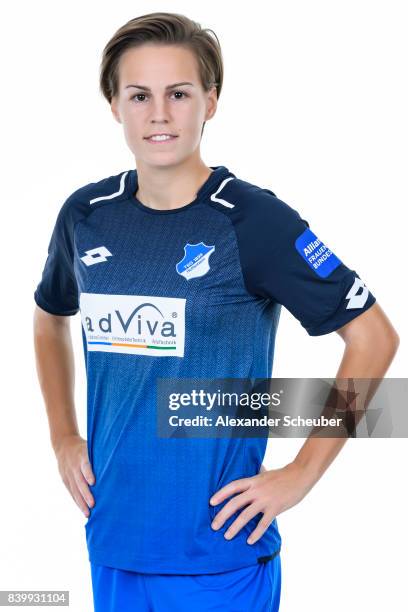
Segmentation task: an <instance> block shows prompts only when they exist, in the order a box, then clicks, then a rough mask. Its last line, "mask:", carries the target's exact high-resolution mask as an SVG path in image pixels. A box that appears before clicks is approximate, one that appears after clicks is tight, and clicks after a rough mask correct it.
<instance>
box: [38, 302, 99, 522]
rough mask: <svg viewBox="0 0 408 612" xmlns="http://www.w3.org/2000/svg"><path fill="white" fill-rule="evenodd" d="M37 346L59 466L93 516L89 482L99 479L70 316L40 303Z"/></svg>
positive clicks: (83, 507) (76, 497)
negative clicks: (80, 414)
mask: <svg viewBox="0 0 408 612" xmlns="http://www.w3.org/2000/svg"><path fill="white" fill-rule="evenodd" d="M34 350H35V357H36V368H37V374H38V380H39V383H40V387H41V392H42V395H43V398H44V402H45V407H46V411H47V417H48V423H49V429H50V439H51V444H52V447H53V449H54V452H55V455H56V458H57V461H58V469H59V472H60V474H61V477H62V480H63V482H64V484H65V486H66V487H67V489H68V490H69V492H70V493H71V495H72V497H73V499H74V500H75V501H76V503H77V504H78V506H79V507H80V508H81V510H82V511H83V512H84V514H85V516H89V508H88V506H89V507H91V506H92V505H93V504H94V499H93V496H92V494H91V492H90V490H89V487H88V485H90V484H94V481H95V479H94V475H93V472H92V467H91V465H90V463H89V458H88V452H87V445H86V440H84V439H83V438H81V436H80V435H79V430H78V423H77V418H76V412H75V401H74V387H75V363H74V353H73V349H72V339H71V327H70V317H67V316H59V315H52V314H49V313H48V312H46V311H45V310H42V309H41V308H39V307H38V306H37V305H36V307H35V311H34Z"/></svg>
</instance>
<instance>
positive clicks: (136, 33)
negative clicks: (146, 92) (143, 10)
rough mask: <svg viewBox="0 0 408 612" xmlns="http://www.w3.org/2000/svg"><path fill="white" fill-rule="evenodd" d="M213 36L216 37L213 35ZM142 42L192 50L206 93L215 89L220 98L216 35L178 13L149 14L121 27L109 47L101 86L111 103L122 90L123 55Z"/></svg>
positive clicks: (220, 79)
mask: <svg viewBox="0 0 408 612" xmlns="http://www.w3.org/2000/svg"><path fill="white" fill-rule="evenodd" d="M211 34H213V35H214V36H211ZM143 43H155V44H162V45H179V46H184V47H186V48H188V49H190V50H191V51H192V52H193V53H194V55H195V57H196V58H197V62H198V66H199V75H200V80H201V84H202V86H203V88H204V91H208V90H209V89H210V88H211V86H212V85H215V86H216V89H217V97H219V96H220V93H221V88H222V81H223V60H222V54H221V47H220V44H219V41H218V38H217V35H216V34H215V32H213V30H210V29H209V28H205V29H203V28H202V27H201V25H200V24H199V23H196V22H195V21H192V20H191V19H189V18H188V17H185V15H180V14H178V13H162V12H159V13H149V14H147V15H141V16H140V17H135V18H134V19H131V20H130V21H128V22H127V23H125V24H124V25H123V26H121V27H120V28H119V30H117V31H116V32H115V34H114V35H113V36H112V38H111V39H110V40H109V42H108V43H107V44H106V46H105V48H104V50H103V54H102V61H101V66H100V79H99V85H100V90H101V92H102V94H103V96H104V97H105V98H106V99H107V101H108V102H109V104H110V103H111V100H112V98H113V97H114V96H116V95H117V93H118V89H119V74H118V66H119V60H120V58H121V56H122V54H123V53H124V52H125V51H126V50H127V49H130V48H132V47H138V46H140V45H142V44H143Z"/></svg>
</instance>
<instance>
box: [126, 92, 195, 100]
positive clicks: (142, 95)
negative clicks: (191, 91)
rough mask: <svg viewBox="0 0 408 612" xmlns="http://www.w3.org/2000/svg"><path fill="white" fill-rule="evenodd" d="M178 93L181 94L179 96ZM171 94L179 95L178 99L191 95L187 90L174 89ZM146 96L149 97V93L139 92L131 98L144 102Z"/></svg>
mask: <svg viewBox="0 0 408 612" xmlns="http://www.w3.org/2000/svg"><path fill="white" fill-rule="evenodd" d="M178 94H181V96H179V95H178ZM171 95H174V96H176V95H177V97H176V100H182V99H183V98H188V97H189V96H188V94H186V92H185V91H179V90H177V91H173V93H172V94H171ZM136 98H137V99H136ZM140 98H143V99H142V100H141V99H140ZM146 98H147V94H144V93H138V94H135V95H134V96H132V97H131V98H130V99H131V100H134V101H135V102H144V101H145V99H146Z"/></svg>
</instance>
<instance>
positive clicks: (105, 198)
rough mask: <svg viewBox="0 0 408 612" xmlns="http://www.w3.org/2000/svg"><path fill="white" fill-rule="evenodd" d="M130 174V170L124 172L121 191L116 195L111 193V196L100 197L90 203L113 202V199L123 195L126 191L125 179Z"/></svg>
mask: <svg viewBox="0 0 408 612" xmlns="http://www.w3.org/2000/svg"><path fill="white" fill-rule="evenodd" d="M128 172H129V170H126V172H124V173H123V174H122V176H121V177H120V187H119V191H115V193H111V194H110V195H107V196H100V197H99V198H93V199H92V200H89V203H90V204H94V203H95V202H100V201H101V200H111V199H112V198H116V196H119V195H121V194H122V193H123V192H124V190H125V178H126V175H127V174H128Z"/></svg>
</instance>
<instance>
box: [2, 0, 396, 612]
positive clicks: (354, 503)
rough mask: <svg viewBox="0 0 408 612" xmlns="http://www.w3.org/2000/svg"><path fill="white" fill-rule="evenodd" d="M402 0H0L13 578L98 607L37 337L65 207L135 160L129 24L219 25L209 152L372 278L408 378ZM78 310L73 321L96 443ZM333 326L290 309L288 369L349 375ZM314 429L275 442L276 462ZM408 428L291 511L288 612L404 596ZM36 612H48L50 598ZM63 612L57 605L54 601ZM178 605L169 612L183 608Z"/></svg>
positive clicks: (284, 339)
mask: <svg viewBox="0 0 408 612" xmlns="http://www.w3.org/2000/svg"><path fill="white" fill-rule="evenodd" d="M404 9H406V6H404V2H397V1H395V0H388V1H387V2H385V1H384V2H376V1H372V0H371V1H370V2H368V1H367V2H365V1H361V0H353V1H350V0H343V2H327V1H326V2H324V1H314V0H311V1H310V0H309V2H301V1H296V2H295V1H288V0H285V1H281V2H273V1H268V2H252V3H248V2H243V1H242V0H241V1H237V0H235V2H234V3H231V2H212V1H208V0H207V1H206V2H205V3H204V2H203V3H195V5H194V3H191V2H186V1H184V2H181V1H180V2H176V1H174V2H169V1H162V2H160V3H156V2H137V3H135V2H130V1H123V0H122V1H121V2H119V3H112V2H77V1H72V0H71V2H69V3H60V2H45V1H42V2H41V1H37V2H34V3H31V2H17V3H15V4H13V5H12V4H11V3H8V5H4V4H3V5H2V9H1V11H2V15H1V16H0V17H1V23H2V26H1V30H2V31H1V37H0V41H1V47H2V55H1V56H2V60H3V61H2V70H1V87H2V95H1V103H2V115H1V118H2V132H1V133H2V137H1V141H2V149H3V151H2V155H3V158H2V165H1V167H2V170H3V176H2V189H1V191H2V212H1V215H2V232H1V239H2V264H3V265H2V300H1V309H2V312H1V321H2V325H1V332H2V346H3V349H2V357H3V364H2V368H1V372H2V377H3V382H2V387H1V388H2V402H1V404H2V406H1V410H2V411H1V445H0V465H1V491H2V502H1V509H0V542H1V552H0V589H66V590H69V591H70V596H71V606H70V609H71V610H73V611H75V612H87V611H90V610H91V609H92V600H91V584H90V574H89V566H88V560H87V551H86V544H85V532H84V528H83V525H84V523H85V518H84V517H83V515H82V513H81V511H80V510H79V509H78V508H77V506H76V505H75V503H74V502H73V501H72V499H71V497H70V496H69V494H68V492H67V491H66V489H65V487H64V485H63V484H62V482H61V480H60V477H59V474H58V470H57V464H56V461H55V458H54V455H53V452H52V449H51V446H50V443H49V437H48V425H47V420H46V415H45V408H44V405H43V400H42V396H41V394H40V390H39V386H38V382H37V378H36V371H35V362H34V352H33V342H32V313H33V310H34V300H33V292H34V290H35V287H36V285H37V283H38V282H39V280H40V275H41V272H42V268H43V265H44V263H45V258H46V251H47V246H48V242H49V239H50V235H51V231H52V228H53V226H54V223H55V219H56V215H57V213H58V210H59V208H60V206H61V205H62V203H63V201H64V200H65V199H66V197H67V196H68V195H69V194H70V193H72V191H74V190H75V189H77V188H78V187H80V186H82V185H84V184H86V183H89V182H91V181H97V180H100V179H101V178H104V177H105V176H111V175H113V174H117V173H119V172H121V171H123V170H126V169H130V168H132V167H134V159H133V157H132V154H131V153H130V151H129V150H128V148H127V146H126V143H125V140H124V137H123V133H122V126H120V125H119V124H118V123H116V122H115V121H114V119H113V117H112V115H111V112H110V109H109V106H108V104H107V102H106V101H105V100H104V99H103V98H102V96H101V94H100V93H99V92H98V69H99V62H100V56H101V52H102V49H103V47H104V45H105V44H106V42H107V41H108V39H109V38H110V37H111V36H112V35H113V33H114V32H115V31H116V30H117V28H119V27H120V26H121V25H122V24H124V23H125V22H126V21H128V20H129V19H131V18H133V17H136V16H137V15H141V14H144V13H149V12H152V11H156V10H164V11H171V12H180V13H184V14H186V15H187V16H189V17H190V18H192V19H194V20H196V21H199V22H200V23H201V24H202V25H203V27H210V28H212V29H213V30H215V32H216V33H217V35H218V37H219V39H220V41H221V45H222V49H223V55H224V61H225V81H224V87H223V91H222V93H221V97H220V101H219V106H218V110H217V114H216V116H215V117H214V118H213V119H212V120H211V121H210V122H208V123H207V125H206V130H205V133H204V140H203V142H202V157H203V159H204V161H205V162H206V163H207V164H208V165H212V166H214V165H221V164H222V165H226V166H227V167H228V168H229V169H230V170H231V171H232V172H234V174H236V175H237V176H238V177H240V178H243V179H245V180H247V181H250V182H253V183H255V184H258V185H261V186H263V187H266V188H269V189H272V191H274V192H275V193H276V194H277V195H278V197H280V198H281V199H283V200H284V201H286V202H287V203H288V204H290V205H291V206H292V207H294V208H295V209H297V210H298V211H299V212H300V213H301V216H302V217H303V218H305V219H307V220H308V221H309V223H310V226H311V229H312V230H313V231H314V232H315V233H316V234H317V236H318V237H319V238H320V239H321V240H322V241H323V242H325V243H326V244H327V245H328V246H329V247H330V248H331V249H332V250H333V251H334V252H335V253H336V255H337V256H338V257H340V259H342V261H344V263H345V264H346V265H348V266H349V267H351V268H352V269H355V270H356V271H357V272H358V273H359V274H360V276H361V278H362V279H363V280H364V282H365V283H366V284H367V286H368V287H369V288H370V289H371V291H372V292H373V293H374V295H375V296H376V298H377V301H378V303H379V304H380V305H381V306H382V308H383V309H384V310H385V312H386V313H387V315H388V316H389V318H390V320H391V321H392V323H393V324H394V326H395V327H396V329H397V331H398V332H399V335H400V337H401V346H400V349H399V352H398V354H397V357H396V358H395V360H394V362H393V364H392V366H391V367H390V369H389V371H388V372H387V376H390V377H403V376H406V375H407V370H406V363H407V348H406V338H407V325H406V318H405V316H404V315H405V310H406V303H407V291H406V261H405V260H406V233H407V212H406V207H407V142H408V130H407V108H408V99H407V97H408V96H407V79H406V58H407V54H408V48H407V47H408V44H407V37H406V27H407V24H406V19H404V14H403V10H404ZM80 325H81V323H80V316H79V314H77V315H76V316H75V317H73V319H72V334H73V340H74V348H75V357H76V364H77V366H76V377H77V381H76V397H77V410H78V418H79V422H80V426H81V433H82V435H84V437H85V436H86V430H85V423H86V420H85V418H86V405H85V397H86V396H85V382H86V381H85V370H84V364H83V355H82V343H81V330H80ZM342 352H343V342H342V340H341V339H340V337H339V336H338V335H337V334H336V333H333V334H329V335H327V336H321V337H315V338H312V337H309V336H308V334H307V333H306V331H305V330H304V329H303V328H302V327H301V325H300V324H299V323H298V322H297V321H296V319H294V318H293V317H292V316H291V315H290V314H289V313H288V312H287V311H282V316H281V321H280V326H279V330H278V335H277V343H276V353H275V365H274V375H275V376H278V377H292V376H299V377H306V376H311V377H313V376H315V377H334V376H335V373H336V371H337V368H338V365H339V362H340V359H341V356H342ZM303 442H304V440H271V441H270V444H269V446H268V454H267V457H266V460H265V462H266V465H267V467H268V468H272V467H279V466H282V465H284V464H285V463H287V462H289V461H291V460H292V459H293V457H294V456H295V454H296V452H297V450H298V449H299V448H300V446H301V445H302V444H303ZM406 456H407V441H406V440H404V439H401V440H400V439H392V440H380V439H377V440H375V439H371V440H349V441H348V442H347V444H346V446H345V447H344V448H343V450H342V451H341V453H340V455H339V456H338V457H337V459H336V460H335V461H334V463H333V464H332V465H331V467H330V468H329V469H328V471H327V472H326V473H325V474H324V475H323V477H322V478H321V480H320V481H319V482H318V483H317V484H316V485H315V487H314V488H313V489H312V490H311V491H310V493H309V494H308V495H307V496H306V497H305V498H304V500H303V501H302V502H300V504H298V505H297V506H295V507H293V508H291V509H290V510H288V511H286V512H285V513H283V514H281V515H280V516H279V517H278V522H279V527H280V531H281V535H282V540H283V547H282V553H281V558H282V577H283V584H282V603H281V611H282V612H298V611H302V610H305V609H312V610H313V611H314V612H323V611H324V612H326V611H327V610H330V611H331V612H338V611H340V610H345V609H347V610H350V611H351V612H353V611H357V610H362V609H365V610H368V609H369V610H370V611H371V612H374V611H383V610H384V609H385V608H386V607H387V609H389V610H392V611H393V612H400V611H402V610H407V609H408V603H407V592H406V569H407V568H406V551H407V544H408V538H407V529H406V516H407V510H408V508H407V493H406V481H407V480H406ZM36 609H40V608H36ZM46 609H48V608H46ZM170 612H171V611H170Z"/></svg>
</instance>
